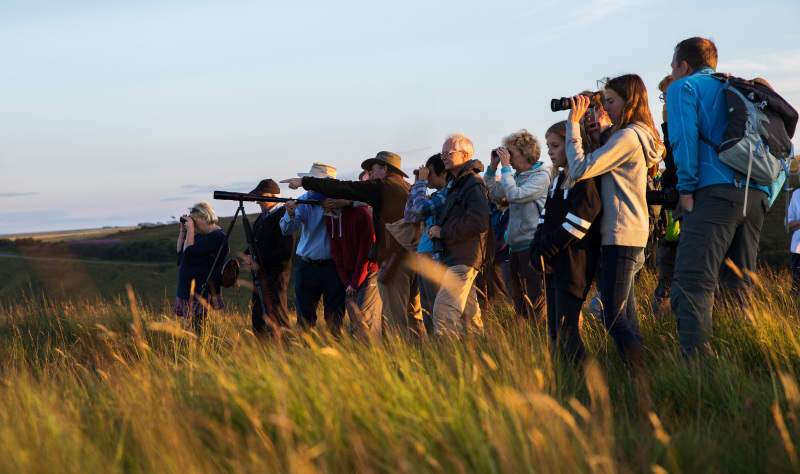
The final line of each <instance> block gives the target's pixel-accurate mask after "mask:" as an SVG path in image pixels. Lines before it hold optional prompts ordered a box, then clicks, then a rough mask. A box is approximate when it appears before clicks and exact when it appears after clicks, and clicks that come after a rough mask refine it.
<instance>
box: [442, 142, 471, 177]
mask: <svg viewBox="0 0 800 474" xmlns="http://www.w3.org/2000/svg"><path fill="white" fill-rule="evenodd" d="M442 161H444V169H446V170H447V171H450V170H454V169H455V170H457V169H459V168H460V167H461V165H463V164H464V163H466V162H467V154H466V152H463V151H456V149H455V144H454V143H453V142H452V141H451V140H447V141H446V142H444V145H442Z"/></svg>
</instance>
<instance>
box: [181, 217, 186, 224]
mask: <svg viewBox="0 0 800 474" xmlns="http://www.w3.org/2000/svg"><path fill="white" fill-rule="evenodd" d="M181 224H186V218H185V217H183V216H181Z"/></svg>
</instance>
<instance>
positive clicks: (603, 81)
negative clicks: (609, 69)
mask: <svg viewBox="0 0 800 474" xmlns="http://www.w3.org/2000/svg"><path fill="white" fill-rule="evenodd" d="M610 80H611V78H610V77H608V76H606V77H601V78H600V79H598V80H597V90H599V91H603V92H605V91H606V85H607V84H608V81H610Z"/></svg>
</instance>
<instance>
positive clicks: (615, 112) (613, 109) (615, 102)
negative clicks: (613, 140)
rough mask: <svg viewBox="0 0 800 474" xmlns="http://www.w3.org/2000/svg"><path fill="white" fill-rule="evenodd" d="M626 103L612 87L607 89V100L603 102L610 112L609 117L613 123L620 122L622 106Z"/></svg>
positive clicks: (606, 109)
mask: <svg viewBox="0 0 800 474" xmlns="http://www.w3.org/2000/svg"><path fill="white" fill-rule="evenodd" d="M624 105H625V101H624V100H623V99H622V97H621V96H620V95H619V94H617V91H615V90H614V89H610V88H607V89H606V99H605V102H603V109H605V111H606V113H607V114H608V118H610V119H611V123H615V124H616V123H619V121H620V119H621V118H622V107H623V106H624Z"/></svg>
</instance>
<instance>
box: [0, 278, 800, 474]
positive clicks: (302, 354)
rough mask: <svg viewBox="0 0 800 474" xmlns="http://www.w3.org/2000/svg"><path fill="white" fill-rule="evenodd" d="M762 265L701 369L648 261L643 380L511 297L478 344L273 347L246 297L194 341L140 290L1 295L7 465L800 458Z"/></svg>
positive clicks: (594, 464)
mask: <svg viewBox="0 0 800 474" xmlns="http://www.w3.org/2000/svg"><path fill="white" fill-rule="evenodd" d="M759 276H760V279H759V284H758V285H757V287H756V289H755V293H754V308H755V309H754V310H753V311H752V312H750V311H748V312H745V313H744V314H741V313H738V312H720V313H717V314H716V315H715V336H714V337H713V339H712V346H713V349H714V352H715V354H716V357H715V358H714V360H712V361H711V362H710V363H709V364H707V365H703V366H695V365H689V364H686V363H684V362H683V361H682V360H681V358H680V356H679V355H678V352H677V342H676V329H675V325H674V323H673V321H672V318H671V316H661V317H653V316H652V315H650V314H649V311H647V310H646V308H647V307H648V306H649V305H648V301H649V295H652V291H653V287H654V285H655V281H654V279H653V277H652V275H650V274H647V273H645V274H644V275H643V276H642V277H641V278H640V279H639V280H638V282H637V295H638V299H639V302H640V308H642V310H640V315H641V319H642V328H643V332H644V335H645V347H646V351H647V354H646V355H647V363H648V366H649V373H648V374H647V375H646V376H644V377H641V378H639V379H638V380H636V381H632V380H631V379H630V378H629V377H628V375H627V374H626V372H625V370H624V367H623V366H622V364H621V363H620V361H619V360H618V357H617V355H616V352H615V349H614V347H613V344H612V343H611V342H610V341H609V339H608V338H607V337H606V336H605V332H604V331H603V329H602V327H601V326H600V325H599V324H598V323H597V322H595V321H594V320H592V319H591V318H590V319H586V320H584V322H583V327H582V332H583V335H584V339H585V341H586V342H587V349H588V351H589V353H590V354H592V360H591V362H590V363H589V364H588V365H587V366H586V367H585V369H584V370H582V371H580V372H577V371H575V370H574V369H572V368H571V367H563V366H561V365H560V364H558V363H554V361H552V360H551V359H550V357H549V355H548V350H547V344H546V331H545V328H544V327H536V326H529V325H526V324H524V323H520V322H519V321H518V320H517V319H516V317H515V316H514V315H513V314H512V311H511V310H510V308H509V307H506V306H499V307H495V308H493V309H492V311H491V312H490V314H488V315H487V316H486V318H485V319H486V322H485V325H486V328H487V334H486V337H485V338H484V339H480V340H464V341H460V342H445V343H441V344H406V343H401V342H399V341H397V340H394V339H391V338H389V339H388V340H387V341H385V343H384V344H381V345H374V346H364V345H359V344H356V343H354V342H353V341H351V340H350V338H349V337H344V338H343V339H342V340H341V341H336V340H333V339H332V338H331V337H330V336H328V334H327V331H325V330H324V325H323V327H320V329H319V331H318V332H314V333H311V334H307V335H305V336H303V337H300V338H298V339H295V340H294V341H291V342H289V343H286V344H284V345H282V346H277V345H275V344H271V343H264V342H260V341H257V340H254V338H253V336H252V334H251V333H250V332H249V331H248V329H247V323H246V321H247V319H248V315H247V312H246V311H242V310H225V311H223V312H220V313H216V314H214V315H213V317H212V318H211V327H210V328H209V330H208V331H207V334H206V335H205V337H204V338H203V339H202V340H196V339H195V337H194V336H193V335H192V334H190V333H187V332H185V331H183V330H182V329H181V325H180V323H179V322H177V321H174V320H173V319H172V317H171V315H170V314H169V312H168V311H167V310H166V309H165V308H164V307H163V306H159V305H155V306H149V305H141V304H140V303H139V302H138V301H139V299H138V298H137V297H136V296H134V295H133V292H131V295H130V296H127V295H126V296H125V297H123V298H116V299H114V298H101V299H92V298H89V299H73V300H71V301H65V300H57V299H51V298H43V297H37V296H35V295H30V296H27V297H26V298H25V299H24V300H22V301H19V302H16V303H15V304H8V303H6V302H5V300H2V301H4V302H3V303H0V362H2V371H3V376H2V381H3V383H2V384H0V440H2V442H1V443H0V471H3V472H19V471H23V472H52V471H53V470H57V471H66V472H123V471H125V472H140V471H156V472H182V473H186V472H217V471H224V472H414V473H416V472H564V473H572V472H655V473H662V472H692V473H693V472H775V471H777V472H792V471H794V472H796V471H797V470H798V469H800V465H798V459H797V453H796V443H797V442H798V441H800V418H799V417H800V388H798V382H797V381H798V375H800V327H798V316H797V315H798V304H797V303H796V302H794V301H792V300H791V298H790V297H789V296H788V293H787V290H786V288H787V283H788V275H787V274H786V273H785V272H784V273H781V274H774V273H771V272H769V271H764V272H762V273H761V274H760V275H759Z"/></svg>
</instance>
